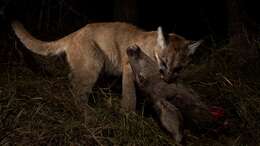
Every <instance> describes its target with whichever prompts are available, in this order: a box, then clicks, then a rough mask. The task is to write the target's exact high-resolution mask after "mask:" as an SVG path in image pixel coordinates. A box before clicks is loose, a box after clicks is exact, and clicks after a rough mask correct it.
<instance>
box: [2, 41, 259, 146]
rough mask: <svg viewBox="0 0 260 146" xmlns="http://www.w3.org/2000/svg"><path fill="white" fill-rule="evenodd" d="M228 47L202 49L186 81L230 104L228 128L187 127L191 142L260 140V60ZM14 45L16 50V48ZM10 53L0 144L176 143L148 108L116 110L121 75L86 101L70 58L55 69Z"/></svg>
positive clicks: (193, 145)
mask: <svg viewBox="0 0 260 146" xmlns="http://www.w3.org/2000/svg"><path fill="white" fill-rule="evenodd" d="M3 42H4V41H3ZM4 44H5V45H4ZM224 46H225V47H223V48H220V49H217V50H216V49H211V53H210V54H208V55H207V56H206V57H205V56H204V57H203V53H202V58H203V60H202V61H199V62H198V63H197V64H193V65H191V66H190V67H189V68H188V69H187V70H186V71H185V72H184V73H183V78H182V81H183V82H185V83H186V85H190V86H192V87H193V88H194V90H195V91H197V92H198V93H199V94H200V95H201V97H202V99H203V100H204V101H205V102H207V103H208V104H211V105H218V106H222V107H224V109H225V115H226V120H227V121H228V123H229V127H228V128H226V129H224V130H222V131H221V132H210V131H206V132H204V133H202V134H197V133H194V132H190V131H187V132H186V133H187V145H189V146H200V145H201V146H208V145H209V146H249V145H250V146H251V145H252V146H255V145H258V143H259V140H258V137H260V131H259V130H260V124H259V123H260V117H259V115H260V98H259V95H260V90H259V89H260V77H259V73H260V69H259V65H260V62H259V61H258V60H256V61H255V62H251V63H248V64H243V65H241V63H240V62H238V60H239V59H238V58H239V57H240V56H239V55H241V54H238V53H237V52H236V50H235V48H232V47H230V46H228V45H224ZM1 47H6V48H7V47H10V45H8V43H2V46H1ZM12 47H13V48H12V51H11V52H15V51H17V49H15V48H14V47H15V46H12ZM212 50H213V51H212ZM10 54H12V53H10ZM9 59H10V60H11V61H10V60H8V61H7V62H4V63H1V72H0V145H5V146H9V145H26V146H28V145H60V146H65V145H67V146H81V145H91V146H92V145H100V146H102V145H104V146H107V145H108V146H109V145H111V146H112V145H128V146H130V145H138V146H139V145H152V146H158V145H175V143H174V141H173V140H172V139H171V137H170V136H169V135H168V134H167V133H165V131H164V130H163V129H161V127H160V126H159V125H158V123H157V121H156V120H155V119H154V118H153V117H152V116H151V115H150V114H149V113H148V114H147V113H146V112H144V111H145V110H144V109H143V108H140V109H139V110H138V111H137V112H136V113H130V114H121V113H119V112H118V109H119V99H120V98H121V94H120V92H121V91H120V87H119V86H120V79H119V80H118V79H113V80H112V81H107V80H106V79H105V80H104V81H101V82H102V83H100V84H98V85H97V86H96V87H95V88H94V92H93V94H92V95H91V97H90V104H89V105H86V104H84V103H81V102H80V101H79V100H78V99H77V98H76V97H74V96H73V94H72V92H71V89H70V85H69V81H68V78H67V76H66V75H67V70H65V71H64V70H63V69H62V68H64V66H66V65H64V64H63V66H60V64H59V63H57V66H59V67H58V68H61V69H56V70H55V71H58V72H55V73H54V74H55V75H54V76H49V75H46V74H45V73H35V72H32V70H31V69H29V68H28V67H27V66H26V65H25V63H19V62H18V61H12V59H14V57H13V56H12V55H11V57H9ZM14 60H15V59H14ZM54 68H55V67H54ZM103 82H104V83H103ZM111 83H113V85H110V84H111ZM101 85H102V86H101ZM141 106H142V105H141Z"/></svg>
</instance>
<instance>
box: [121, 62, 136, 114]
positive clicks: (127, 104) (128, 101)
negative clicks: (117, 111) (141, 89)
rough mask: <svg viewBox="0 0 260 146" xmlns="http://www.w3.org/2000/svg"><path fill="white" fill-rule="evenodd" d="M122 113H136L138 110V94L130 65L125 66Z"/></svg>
mask: <svg viewBox="0 0 260 146" xmlns="http://www.w3.org/2000/svg"><path fill="white" fill-rule="evenodd" d="M122 90H123V91H122V95H123V97H122V100H121V112H134V111H135V108H136V92H135V84H134V74H133V71H132V68H131V66H130V64H129V63H126V64H124V65H123V81H122Z"/></svg>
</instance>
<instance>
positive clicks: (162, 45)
mask: <svg viewBox="0 0 260 146" xmlns="http://www.w3.org/2000/svg"><path fill="white" fill-rule="evenodd" d="M157 44H158V45H159V46H160V48H161V49H164V48H166V39H165V37H164V34H163V30H162V27H161V26H159V27H158V29H157Z"/></svg>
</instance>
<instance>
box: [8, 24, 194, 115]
mask: <svg viewBox="0 0 260 146" xmlns="http://www.w3.org/2000/svg"><path fill="white" fill-rule="evenodd" d="M12 27H13V29H14V31H15V34H16V35H17V36H18V38H19V39H20V40H21V42H22V43H23V44H24V45H25V46H26V47H27V48H28V49H30V50H31V51H32V52H34V53H37V54H40V55H45V56H46V55H55V54H59V53H61V52H65V53H66V56H67V62H68V63H69V65H70V67H71V73H72V77H73V78H72V84H73V87H74V91H75V93H76V94H77V95H80V96H81V95H84V94H85V93H90V92H91V91H92V87H93V86H94V84H95V82H96V80H97V78H98V76H99V74H100V73H101V71H103V70H104V71H105V72H107V73H110V74H114V75H122V76H123V81H122V86H123V88H122V89H123V93H122V94H123V98H122V102H121V104H122V108H123V109H124V110H125V111H133V110H134V109H135V104H136V95H135V87H134V81H133V80H134V77H133V72H132V69H131V67H130V66H129V64H128V57H127V55H126V48H127V47H129V46H131V45H133V44H137V45H139V46H140V47H141V48H142V51H143V52H145V53H146V54H147V55H148V56H149V57H150V58H151V59H153V60H156V57H155V56H158V55H159V57H161V56H167V55H169V56H170V57H172V59H171V60H174V59H175V56H174V55H175V54H176V53H178V52H188V51H186V49H181V48H184V47H186V48H188V42H190V41H187V40H186V39H185V38H183V37H181V36H178V35H176V34H171V35H169V38H167V40H168V41H167V42H168V44H167V46H165V47H167V48H161V47H162V46H160V45H159V44H161V43H160V42H158V39H157V37H158V35H159V36H160V34H158V32H157V31H150V32H146V31H143V30H142V29H139V28H137V27H136V26H133V25H131V24H127V23H122V22H111V23H93V24H88V25H86V26H85V27H83V28H81V29H79V30H78V31H76V32H73V33H71V34H69V35H67V36H65V37H64V38H61V39H59V40H56V41H51V42H45V41H41V40H38V39H36V38H35V37H33V36H32V35H31V34H30V33H29V32H27V31H26V29H25V28H24V27H23V25H22V24H20V23H19V22H17V21H15V22H13V23H12ZM161 35H162V34H161ZM161 38H163V37H161ZM163 39H164V38H163ZM161 41H164V40H162V39H161ZM165 42H166V41H165ZM181 50H183V51H181ZM186 54H187V53H186ZM173 67H175V66H173ZM169 68H171V67H169Z"/></svg>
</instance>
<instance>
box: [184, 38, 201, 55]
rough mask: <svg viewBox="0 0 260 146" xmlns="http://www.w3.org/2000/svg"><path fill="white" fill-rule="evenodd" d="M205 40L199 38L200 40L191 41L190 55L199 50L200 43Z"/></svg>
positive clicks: (189, 45)
mask: <svg viewBox="0 0 260 146" xmlns="http://www.w3.org/2000/svg"><path fill="white" fill-rule="evenodd" d="M202 42H203V40H199V41H191V42H190V43H189V44H188V55H192V54H194V53H195V51H196V50H197V48H198V47H199V46H200V44H201V43H202Z"/></svg>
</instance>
